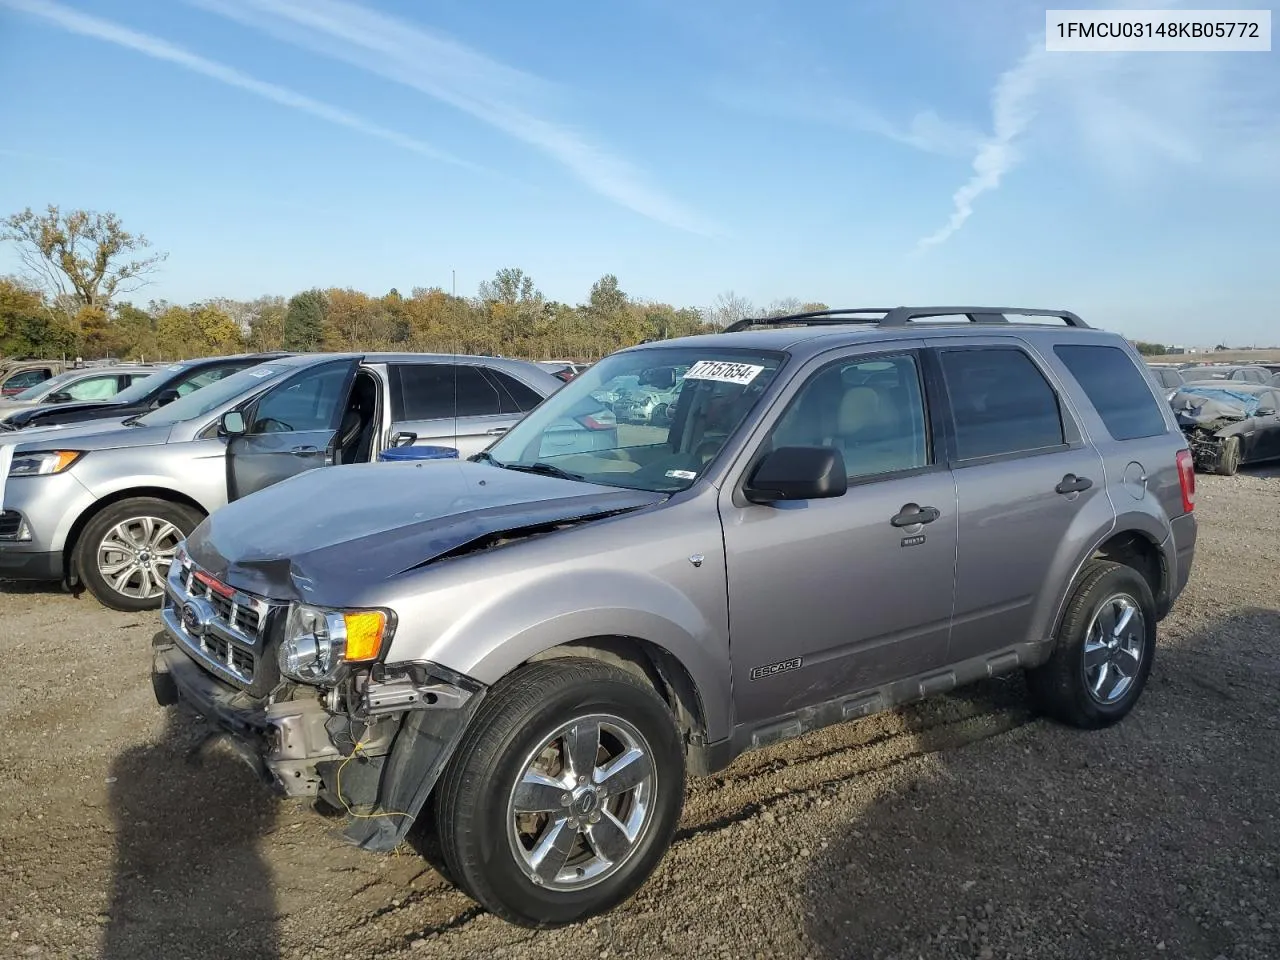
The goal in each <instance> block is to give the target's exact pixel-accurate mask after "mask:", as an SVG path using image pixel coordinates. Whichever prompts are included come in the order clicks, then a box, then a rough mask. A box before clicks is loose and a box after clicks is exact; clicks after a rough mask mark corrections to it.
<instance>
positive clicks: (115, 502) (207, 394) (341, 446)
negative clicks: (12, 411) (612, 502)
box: [0, 354, 599, 610]
mask: <svg viewBox="0 0 1280 960" xmlns="http://www.w3.org/2000/svg"><path fill="white" fill-rule="evenodd" d="M68 376H69V374H68ZM50 382H52V381H50ZM561 386H563V384H562V382H561V381H560V380H557V379H556V378H555V377H553V376H550V375H549V374H547V373H544V372H543V371H541V370H539V369H538V368H537V367H535V366H534V365H533V364H530V363H524V362H521V361H519V360H504V359H500V358H495V357H460V356H438V355H431V354H304V355H301V356H291V357H280V358H276V359H274V360H271V361H270V362H268V363H263V364H260V365H257V366H254V367H251V368H249V369H247V370H242V371H241V372H239V373H235V374H232V375H231V376H229V377H226V378H224V379H222V380H219V381H217V382H216V383H213V384H210V385H208V386H205V387H203V388H201V389H200V390H197V391H195V392H193V393H189V394H187V395H186V396H184V397H181V398H179V399H177V400H174V401H173V402H172V403H169V404H166V405H165V406H163V407H160V408H159V409H157V410H154V411H152V412H150V413H146V414H144V415H140V416H134V417H129V418H122V417H117V418H115V419H114V420H99V421H93V422H91V423H85V424H77V425H73V426H70V427H67V428H63V429H59V428H56V427H54V428H48V429H43V430H41V429H29V430H24V431H22V432H21V433H17V434H0V578H10V579H26V580H60V579H63V578H64V577H65V578H67V579H72V580H75V579H78V580H80V581H82V582H83V583H84V584H85V586H86V587H88V589H89V591H90V592H91V593H92V594H93V595H94V596H95V597H97V598H98V599H99V600H100V601H102V602H103V603H104V604H106V605H107V606H109V607H114V608H115V609H117V610H143V609H152V608H155V607H158V606H159V605H160V598H161V595H162V593H163V585H164V578H165V576H166V575H167V573H168V567H169V563H170V562H171V560H172V559H173V554H174V549H175V548H176V547H177V545H178V543H179V542H180V541H181V540H182V539H183V538H184V537H185V536H186V535H187V534H188V533H190V532H191V531H192V530H194V529H195V527H196V525H197V524H198V523H199V522H200V521H201V520H202V519H204V517H205V516H206V515H207V514H209V513H210V512H212V511H213V510H216V509H217V508H218V507H221V506H222V505H223V504H225V503H227V502H228V501H229V500H235V499H237V498H239V497H242V496H246V495H248V494H250V493H253V492H254V491H256V490H261V489H263V488H264V487H267V486H270V485H271V484H273V483H277V482H279V481H280V480H283V479H285V478H287V477H291V476H294V475H296V474H299V473H303V472H305V471H308V470H311V469H313V468H315V467H321V466H327V465H331V464H346V463H362V462H367V461H370V460H373V459H375V458H376V457H377V456H378V455H379V453H380V452H381V451H383V450H385V449H386V448H387V447H391V446H396V447H399V446H407V445H412V444H421V445H428V444H429V445H441V446H446V447H451V448H454V449H456V450H457V451H459V452H460V453H461V455H462V456H469V455H471V454H473V453H476V452H477V451H479V450H481V449H483V448H484V447H486V446H488V445H489V444H490V443H491V442H492V441H493V439H494V438H495V437H496V436H499V435H501V434H502V433H503V432H504V431H506V430H507V429H509V428H510V427H511V426H512V425H514V424H515V423H516V422H518V421H519V419H520V417H521V416H523V415H524V413H525V412H527V411H528V410H531V409H532V408H533V407H535V406H536V405H537V404H539V403H541V402H542V399H543V398H544V397H546V396H547V395H549V394H551V393H553V392H555V391H556V390H558V389H559V388H560V387H561ZM572 426H578V425H577V424H573V425H572ZM577 433H578V434H581V435H583V436H590V437H591V439H592V440H593V441H594V442H599V441H598V440H596V437H595V435H592V434H590V433H589V431H588V430H587V429H586V428H585V427H580V426H578V430H577ZM561 435H562V439H564V440H565V445H566V449H578V448H581V447H585V446H586V444H585V443H584V442H582V440H581V438H580V437H577V436H576V435H575V434H574V433H573V431H569V432H567V433H566V432H564V431H562V434H561ZM352 496H358V494H355V493H354V492H353V494H352ZM343 501H344V502H355V501H353V500H350V501H349V500H348V498H347V497H346V495H343Z"/></svg>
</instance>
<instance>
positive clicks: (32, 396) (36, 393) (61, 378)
mask: <svg viewBox="0 0 1280 960" xmlns="http://www.w3.org/2000/svg"><path fill="white" fill-rule="evenodd" d="M83 376H84V371H83V370H72V371H71V372H69V373H60V374H58V375H57V376H56V377H50V378H49V379H48V380H41V381H40V382H39V383H37V384H36V385H35V386H34V387H27V389H25V390H23V391H22V392H21V393H20V394H18V395H17V396H16V397H14V398H13V399H15V400H39V399H40V398H41V397H43V396H44V395H45V394H47V393H52V392H53V391H55V390H57V389H58V387H60V386H62V385H63V384H64V383H70V382H71V381H72V380H74V379H76V377H83Z"/></svg>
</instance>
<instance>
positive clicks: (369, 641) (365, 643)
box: [342, 610, 387, 660]
mask: <svg viewBox="0 0 1280 960" xmlns="http://www.w3.org/2000/svg"><path fill="white" fill-rule="evenodd" d="M342 621H343V624H344V625H345V626H346V628H347V652H346V659H347V660H373V659H376V658H377V656H378V654H379V653H381V652H382V634H383V631H384V630H386V628H387V615H386V614H385V613H383V612H382V611H381V610H361V611H359V612H356V613H344V614H343V615H342Z"/></svg>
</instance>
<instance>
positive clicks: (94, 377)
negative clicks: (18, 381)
mask: <svg viewBox="0 0 1280 960" xmlns="http://www.w3.org/2000/svg"><path fill="white" fill-rule="evenodd" d="M153 373H155V368H154V367H147V366H140V365H138V364H131V365H129V366H109V367H90V368H81V369H73V370H68V371H66V372H65V373H59V374H57V375H55V376H52V377H49V378H47V379H44V380H41V381H39V382H38V383H35V384H33V385H32V386H30V387H27V388H26V389H25V390H21V391H19V392H18V393H15V394H14V395H12V396H8V397H5V398H4V399H0V424H4V423H6V422H7V421H8V420H10V419H12V418H13V417H14V416H15V415H17V414H18V413H19V412H26V411H31V410H34V409H36V408H39V407H43V406H56V405H59V404H69V403H77V402H97V401H104V400H110V399H112V398H113V397H115V396H116V395H117V394H118V393H120V392H121V391H123V390H127V389H129V387H131V386H132V385H133V384H135V383H138V382H139V381H141V380H145V379H146V378H148V377H150V376H151V375H152V374H153ZM12 379H13V378H10V380H12ZM6 382H8V381H6Z"/></svg>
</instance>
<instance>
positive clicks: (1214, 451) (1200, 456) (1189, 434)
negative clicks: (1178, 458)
mask: <svg viewBox="0 0 1280 960" xmlns="http://www.w3.org/2000/svg"><path fill="white" fill-rule="evenodd" d="M1219 428H1220V426H1219V427H1200V426H1191V427H1183V430H1182V432H1183V434H1184V435H1185V436H1186V438H1187V447H1188V448H1189V449H1190V450H1191V459H1192V460H1193V461H1194V462H1195V465H1196V468H1197V469H1199V470H1202V471H1205V472H1212V471H1214V470H1216V469H1217V468H1218V465H1219V464H1220V463H1221V462H1222V454H1223V450H1224V449H1225V447H1226V440H1225V439H1224V438H1222V437H1219V436H1217V434H1215V433H1214V430H1215V429H1219Z"/></svg>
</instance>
